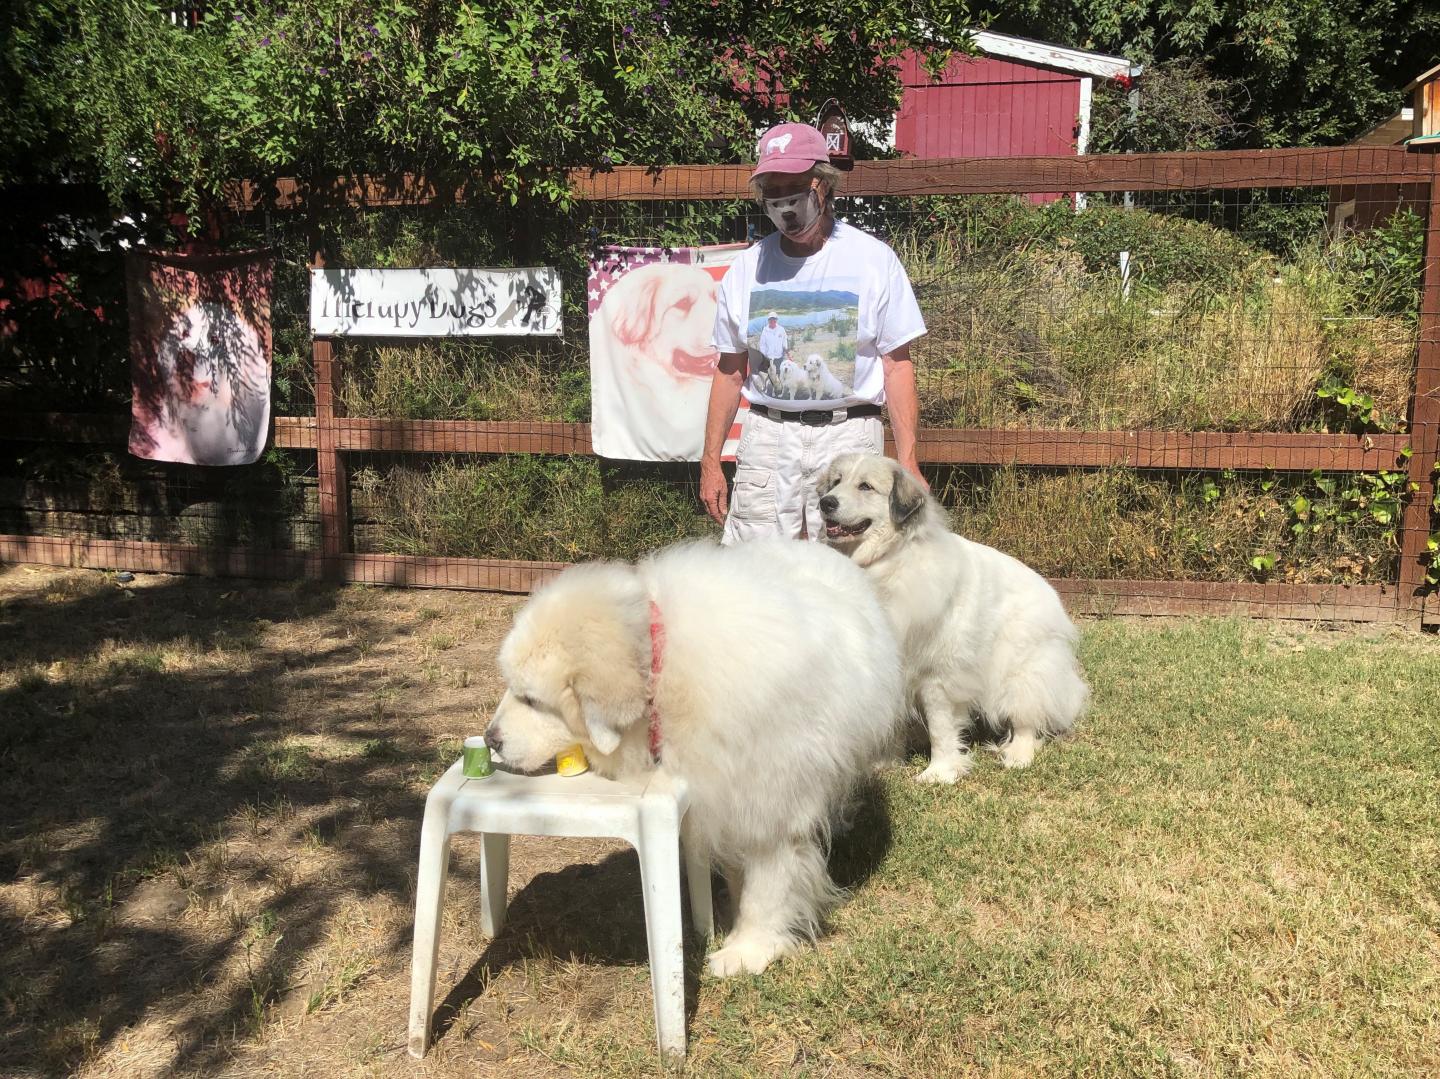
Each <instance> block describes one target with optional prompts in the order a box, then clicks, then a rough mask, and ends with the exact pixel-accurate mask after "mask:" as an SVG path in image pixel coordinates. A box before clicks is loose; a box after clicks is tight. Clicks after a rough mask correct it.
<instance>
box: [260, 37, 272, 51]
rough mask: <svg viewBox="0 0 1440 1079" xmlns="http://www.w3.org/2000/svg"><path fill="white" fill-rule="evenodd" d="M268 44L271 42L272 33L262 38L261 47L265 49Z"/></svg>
mask: <svg viewBox="0 0 1440 1079" xmlns="http://www.w3.org/2000/svg"><path fill="white" fill-rule="evenodd" d="M268 44H270V35H269V34H266V35H265V36H264V37H262V38H261V39H260V47H261V48H262V49H263V48H264V47H265V46H266V45H268Z"/></svg>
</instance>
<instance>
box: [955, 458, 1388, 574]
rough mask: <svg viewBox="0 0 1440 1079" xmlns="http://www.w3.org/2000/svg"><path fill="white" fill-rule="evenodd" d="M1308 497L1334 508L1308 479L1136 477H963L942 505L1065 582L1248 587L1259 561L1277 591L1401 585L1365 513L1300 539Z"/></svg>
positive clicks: (987, 539) (1079, 473) (969, 528)
mask: <svg viewBox="0 0 1440 1079" xmlns="http://www.w3.org/2000/svg"><path fill="white" fill-rule="evenodd" d="M1340 486H1341V487H1343V486H1344V484H1343V483H1342V484H1340ZM1299 491H1304V492H1305V493H1306V494H1307V496H1310V497H1313V498H1315V499H1317V500H1318V499H1323V498H1324V496H1323V495H1321V494H1320V493H1318V492H1317V491H1316V490H1315V489H1314V487H1313V481H1311V480H1310V479H1309V478H1308V477H1304V476H1300V477H1295V476H1290V477H1262V476H1255V475H1233V474H1231V475H1220V476H1215V477H1213V478H1212V477H1208V476H1196V475H1187V474H1180V475H1167V474H1164V473H1155V472H1148V473H1142V472H1137V471H1134V470H1130V469H1099V470H1091V471H1085V470H1080V469H1073V470H1066V471H1042V470H1038V469H1021V468H1001V469H996V470H993V471H987V472H979V471H976V472H957V473H952V474H950V475H949V476H948V477H947V478H946V479H945V480H944V481H943V482H942V483H940V485H939V486H938V488H937V490H936V493H937V495H938V496H939V497H940V498H941V500H942V501H943V502H944V503H945V504H946V505H947V506H948V507H950V510H951V520H952V523H953V527H954V528H955V530H956V531H958V532H960V533H961V534H963V535H965V536H968V537H969V538H971V539H974V540H978V541H979V542H981V543H986V544H989V545H991V546H993V547H998V548H999V549H1001V550H1002V551H1006V552H1008V553H1010V554H1013V555H1014V556H1015V557H1017V558H1019V559H1021V560H1022V561H1024V562H1026V563H1028V564H1029V565H1032V566H1034V567H1035V568H1037V569H1039V570H1040V571H1041V572H1043V573H1046V574H1048V575H1051V576H1055V577H1096V578H1118V579H1122V580H1177V581H1187V580H1190V581H1233V580H1245V579H1247V578H1252V577H1256V576H1257V571H1256V570H1255V568H1254V567H1253V566H1252V565H1251V559H1253V558H1255V557H1256V556H1258V555H1268V556H1273V557H1274V559H1275V565H1274V567H1273V568H1272V569H1271V570H1270V571H1269V572H1268V573H1266V574H1264V575H1263V577H1264V579H1269V580H1283V581H1287V582H1291V583H1347V584H1354V583H1360V582H1375V581H1389V580H1394V577H1395V573H1396V560H1397V558H1398V552H1397V551H1396V549H1395V543H1394V541H1393V539H1390V540H1387V539H1386V538H1385V535H1384V533H1385V528H1384V526H1382V525H1380V524H1379V523H1378V522H1376V521H1375V520H1374V519H1373V518H1372V517H1370V516H1368V515H1366V514H1364V513H1357V514H1355V515H1354V516H1355V517H1356V518H1357V519H1355V520H1352V521H1348V522H1344V523H1337V524H1335V525H1334V526H1332V527H1327V528H1326V529H1325V530H1324V531H1322V532H1321V533H1313V532H1308V531H1306V532H1302V533H1300V534H1298V535H1297V534H1296V533H1294V532H1293V531H1292V530H1291V524H1292V522H1293V521H1294V514H1293V512H1292V511H1291V509H1290V502H1291V500H1292V499H1293V498H1294V496H1295V495H1296V493H1297V492H1299ZM1332 501H1333V500H1332Z"/></svg>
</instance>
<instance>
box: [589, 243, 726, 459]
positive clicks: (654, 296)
mask: <svg viewBox="0 0 1440 1079" xmlns="http://www.w3.org/2000/svg"><path fill="white" fill-rule="evenodd" d="M743 250H745V245H744V244H734V245H726V246H722V247H698V248H697V247H682V248H674V247H602V248H600V249H599V250H597V251H596V253H595V256H594V257H593V258H592V259H591V262H590V274H589V280H588V281H587V285H586V290H587V299H588V305H587V306H588V310H589V312H590V413H591V426H590V435H591V440H592V443H593V445H594V447H595V452H596V453H597V454H598V455H600V456H601V457H613V458H618V459H621V460H627V461H698V460H699V459H700V450H701V448H702V444H703V443H704V440H705V409H706V404H707V402H708V401H709V398H710V380H711V378H712V377H713V376H714V374H715V361H716V360H717V359H718V357H719V353H718V352H716V351H715V349H714V347H713V346H712V345H711V343H710V338H711V331H712V329H713V328H714V324H715V289H716V285H717V283H718V282H719V280H720V279H721V278H722V277H724V275H725V271H726V270H727V269H728V268H729V266H730V263H731V262H732V261H733V260H734V259H735V256H736V255H738V254H739V253H740V252H741V251H743ZM741 420H743V413H742V416H741V417H737V422H736V423H735V424H734V425H733V426H732V428H731V431H730V437H729V438H728V439H727V441H726V445H725V450H724V453H723V454H722V456H723V457H724V458H725V459H726V460H734V454H735V446H736V444H738V442H739V436H740V427H741Z"/></svg>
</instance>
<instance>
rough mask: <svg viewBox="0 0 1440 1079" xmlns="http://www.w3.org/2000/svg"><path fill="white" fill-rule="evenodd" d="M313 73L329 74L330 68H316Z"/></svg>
mask: <svg viewBox="0 0 1440 1079" xmlns="http://www.w3.org/2000/svg"><path fill="white" fill-rule="evenodd" d="M315 73H316V74H317V75H328V74H330V69H329V68H328V67H321V68H316V69H315Z"/></svg>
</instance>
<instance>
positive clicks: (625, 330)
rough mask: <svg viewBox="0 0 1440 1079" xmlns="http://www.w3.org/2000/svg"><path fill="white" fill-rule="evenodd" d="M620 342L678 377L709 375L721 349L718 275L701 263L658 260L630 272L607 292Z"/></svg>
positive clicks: (607, 304)
mask: <svg viewBox="0 0 1440 1079" xmlns="http://www.w3.org/2000/svg"><path fill="white" fill-rule="evenodd" d="M603 306H604V307H605V308H606V310H607V312H608V315H609V319H610V326H611V329H612V332H613V333H614V335H615V340H616V341H618V342H619V343H620V344H622V345H624V346H626V347H627V348H629V349H631V350H633V352H634V353H635V354H636V355H638V356H640V357H641V358H642V359H643V360H644V361H646V362H648V363H650V364H653V365H657V366H658V367H659V369H660V370H661V371H663V372H664V373H665V374H666V375H668V376H669V377H671V378H674V379H687V378H703V379H707V380H708V379H709V378H710V376H712V375H713V374H714V373H715V359H716V356H717V353H716V352H715V349H714V348H713V347H712V346H711V343H710V336H711V334H712V332H713V331H714V329H715V307H716V304H715V279H714V278H713V277H711V276H710V275H709V274H708V273H706V272H705V271H704V270H703V269H701V268H700V267H699V266H684V265H679V264H672V263H666V264H661V263H655V264H653V265H650V266H641V267H639V268H638V269H634V270H631V271H630V272H629V273H627V274H626V275H625V276H624V277H622V278H620V280H619V281H618V282H617V283H616V284H615V285H614V286H613V287H612V288H611V289H610V290H609V292H607V293H606V296H605V300H604V304H603Z"/></svg>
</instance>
